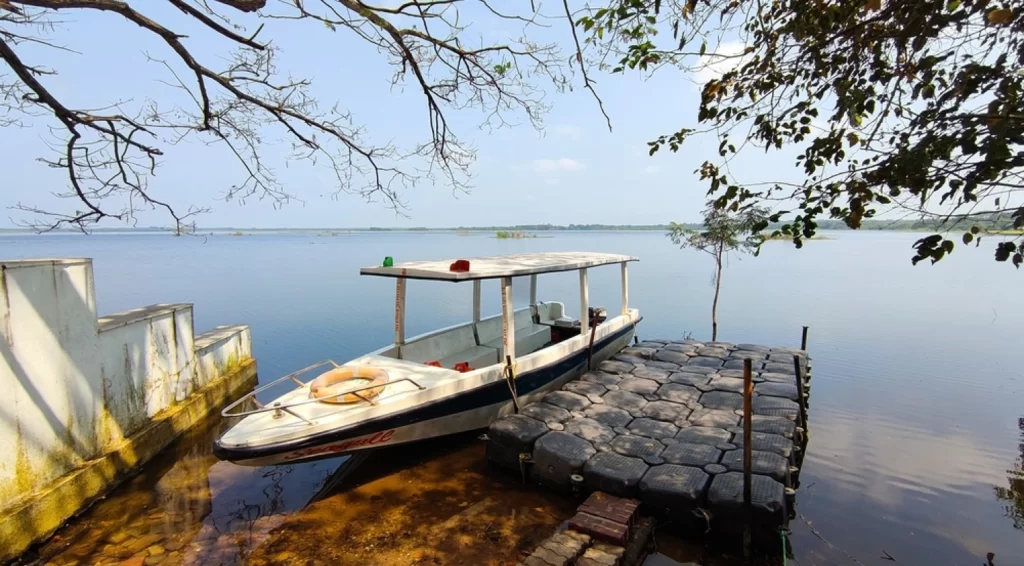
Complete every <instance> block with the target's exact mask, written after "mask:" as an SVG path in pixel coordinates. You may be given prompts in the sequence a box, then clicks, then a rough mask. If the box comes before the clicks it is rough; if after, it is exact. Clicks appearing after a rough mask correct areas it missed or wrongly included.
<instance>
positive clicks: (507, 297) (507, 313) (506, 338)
mask: <svg viewBox="0 0 1024 566" xmlns="http://www.w3.org/2000/svg"><path fill="white" fill-rule="evenodd" d="M515 317H516V311H515V307H514V306H513V305H512V278H511V277H502V278H501V340H502V345H503V346H504V347H505V356H506V358H505V359H507V360H511V361H513V362H515V360H516V318H515Z"/></svg>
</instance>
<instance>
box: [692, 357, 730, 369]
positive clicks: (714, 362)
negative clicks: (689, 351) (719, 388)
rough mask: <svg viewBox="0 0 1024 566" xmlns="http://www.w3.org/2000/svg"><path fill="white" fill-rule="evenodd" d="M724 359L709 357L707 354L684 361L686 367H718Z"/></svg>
mask: <svg viewBox="0 0 1024 566" xmlns="http://www.w3.org/2000/svg"><path fill="white" fill-rule="evenodd" d="M723 361H724V360H722V359H721V358H711V357H708V356H696V357H693V358H690V361H689V362H687V363H686V366H687V367H693V366H704V367H709V368H720V367H722V363H723Z"/></svg>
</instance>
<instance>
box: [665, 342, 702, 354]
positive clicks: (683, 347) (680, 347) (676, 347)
mask: <svg viewBox="0 0 1024 566" xmlns="http://www.w3.org/2000/svg"><path fill="white" fill-rule="evenodd" d="M665 349H666V350H670V351H672V352H680V353H683V354H688V353H690V352H696V351H697V346H695V345H694V344H665Z"/></svg>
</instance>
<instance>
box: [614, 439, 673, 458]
mask: <svg viewBox="0 0 1024 566" xmlns="http://www.w3.org/2000/svg"><path fill="white" fill-rule="evenodd" d="M609 446H611V448H612V450H614V451H615V452H617V453H619V454H622V455H623V456H632V457H634V458H640V459H641V460H644V461H645V462H650V461H652V460H653V459H654V458H657V457H659V456H661V453H662V451H663V450H665V446H664V445H663V444H662V443H660V442H658V441H657V440H654V439H653V438H647V437H645V436H636V435H633V434H622V435H619V436H616V437H615V439H614V440H612V441H611V443H610V444H609Z"/></svg>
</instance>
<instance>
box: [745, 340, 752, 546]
mask: <svg viewBox="0 0 1024 566" xmlns="http://www.w3.org/2000/svg"><path fill="white" fill-rule="evenodd" d="M752 373H753V370H752V362H751V360H750V358H745V359H744V360H743V557H744V558H750V542H751V538H752V535H753V522H754V513H753V508H752V499H753V496H752V493H751V491H752V485H751V484H752V483H753V477H752V474H753V465H754V438H753V423H752V420H753V419H752V416H753V415H752V410H751V406H752V405H753V397H754V380H753V376H752V375H751V374H752Z"/></svg>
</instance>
